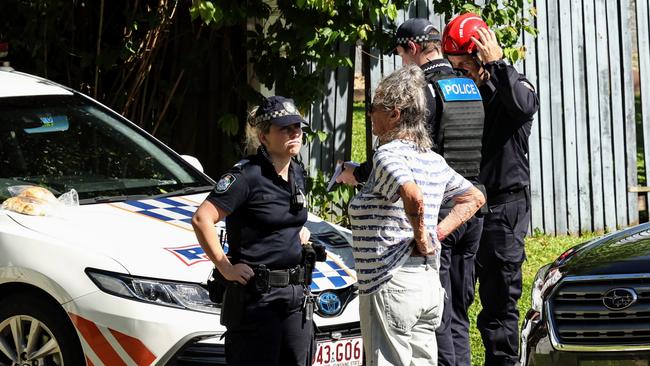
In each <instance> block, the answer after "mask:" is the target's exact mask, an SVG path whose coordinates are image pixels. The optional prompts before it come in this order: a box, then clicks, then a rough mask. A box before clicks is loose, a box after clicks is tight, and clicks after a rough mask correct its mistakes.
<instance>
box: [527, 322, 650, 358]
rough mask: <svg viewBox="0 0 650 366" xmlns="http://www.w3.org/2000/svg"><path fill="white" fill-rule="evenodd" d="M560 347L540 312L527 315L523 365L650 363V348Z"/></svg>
mask: <svg viewBox="0 0 650 366" xmlns="http://www.w3.org/2000/svg"><path fill="white" fill-rule="evenodd" d="M621 348H622V349H621V350H617V351H608V350H603V351H593V349H588V350H587V349H585V350H582V351H581V350H571V351H567V350H560V349H557V348H555V347H554V346H553V343H552V342H551V337H550V334H549V328H548V325H547V322H546V321H545V320H543V319H541V317H540V314H539V313H538V312H536V311H532V310H531V311H529V312H528V314H526V318H525V319H524V323H523V325H522V331H521V348H520V349H521V359H520V361H521V365H522V366H545V365H562V366H650V351H634V350H630V351H626V350H624V347H621Z"/></svg>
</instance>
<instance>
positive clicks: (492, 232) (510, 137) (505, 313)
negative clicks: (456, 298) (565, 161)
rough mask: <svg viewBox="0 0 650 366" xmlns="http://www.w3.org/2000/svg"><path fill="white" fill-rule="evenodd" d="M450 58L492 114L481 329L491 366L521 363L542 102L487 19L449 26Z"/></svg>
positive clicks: (486, 139) (485, 151) (486, 143)
mask: <svg viewBox="0 0 650 366" xmlns="http://www.w3.org/2000/svg"><path fill="white" fill-rule="evenodd" d="M442 46H443V52H444V53H445V54H446V55H447V58H448V59H449V61H450V62H451V63H452V65H453V66H454V68H456V69H460V70H463V71H464V72H466V73H467V75H468V76H469V77H471V78H472V79H473V80H474V81H475V82H476V84H477V85H478V86H479V91H480V93H481V96H482V97H483V105H484V108H485V123H484V129H483V144H482V151H481V152H482V158H481V169H480V173H479V180H480V182H481V183H483V184H484V185H485V187H486V190H487V202H488V208H489V213H487V214H486V215H485V216H484V222H483V234H482V236H481V243H480V246H479V249H478V253H477V255H476V274H477V278H478V281H479V294H480V297H481V303H482V305H483V310H481V313H480V314H479V316H478V319H477V326H478V328H479V331H480V332H481V337H482V338H483V344H484V346H485V364H486V365H515V364H516V363H517V358H518V353H519V337H518V334H519V332H518V320H519V310H518V308H517V301H518V300H519V298H520V297H521V286H522V284H521V279H522V274H521V265H522V262H523V261H524V260H525V258H526V253H525V248H524V237H525V235H526V233H527V232H528V225H529V220H530V191H529V184H530V172H529V167H528V158H527V154H528V137H529V136H530V129H531V125H532V121H533V116H534V114H535V113H536V112H537V109H538V107H539V100H538V97H537V93H536V92H535V89H534V87H533V85H532V84H531V83H530V82H529V81H528V80H527V79H526V78H525V77H524V76H523V75H521V74H520V73H519V72H518V71H517V70H516V69H515V68H514V67H513V66H512V65H509V64H507V63H506V62H505V61H504V60H502V57H503V50H502V48H501V47H500V46H499V43H498V42H497V39H496V36H495V34H494V32H493V31H492V30H490V29H489V28H488V26H487V24H486V23H485V22H484V21H483V19H481V17H480V16H478V15H476V14H472V13H467V14H462V15H459V16H457V17H455V18H454V19H452V20H451V21H450V22H449V24H447V26H446V27H445V30H444V32H443V39H442Z"/></svg>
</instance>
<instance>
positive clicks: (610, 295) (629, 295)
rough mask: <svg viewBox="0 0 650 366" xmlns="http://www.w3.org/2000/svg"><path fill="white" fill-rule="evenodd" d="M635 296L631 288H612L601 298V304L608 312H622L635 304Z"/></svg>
mask: <svg viewBox="0 0 650 366" xmlns="http://www.w3.org/2000/svg"><path fill="white" fill-rule="evenodd" d="M636 299H637V296H636V292H634V290H633V289H631V288H613V289H611V290H609V291H607V292H606V293H605V296H603V304H605V307H606V308H608V309H609V310H623V309H627V308H628V307H630V306H631V305H632V304H634V303H635V302H636Z"/></svg>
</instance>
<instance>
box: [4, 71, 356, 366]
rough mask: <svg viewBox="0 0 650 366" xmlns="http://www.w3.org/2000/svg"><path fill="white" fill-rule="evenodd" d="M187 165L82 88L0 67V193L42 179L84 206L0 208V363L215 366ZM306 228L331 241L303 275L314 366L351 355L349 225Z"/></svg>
mask: <svg viewBox="0 0 650 366" xmlns="http://www.w3.org/2000/svg"><path fill="white" fill-rule="evenodd" d="M196 163H198V162H197V161H196V159H192V158H189V157H185V158H184V157H181V156H179V155H177V154H176V153H175V152H173V151H172V150H171V149H169V148H168V147H167V146H165V145H164V144H162V143H161V142H159V141H157V140H156V139H154V138H153V137H152V136H150V135H148V134H147V133H146V132H144V131H143V130H141V129H140V128H138V127H137V126H135V125H134V124H132V123H130V122H129V121H127V120H125V119H124V118H122V117H121V116H120V115H118V114H117V113H115V112H113V111H111V110H109V109H108V108H106V107H104V106H102V105H101V104H99V103H97V102H95V101H93V100H91V99H90V98H88V97H86V96H84V95H82V94H79V93H77V92H75V91H73V90H70V89H68V88H65V87H62V86H60V85H57V84H54V83H52V82H49V81H47V80H44V79H40V78H37V77H34V76H30V75H26V74H22V73H18V72H12V71H0V201H1V200H4V199H6V198H8V197H9V196H10V193H9V190H10V187H13V186H20V185H39V186H43V187H47V188H48V189H49V190H51V191H52V192H53V193H55V194H56V195H59V194H62V193H64V192H67V191H69V190H71V189H73V188H74V189H75V190H76V191H77V192H78V194H79V202H80V205H79V206H77V207H71V208H66V209H59V210H56V211H53V212H51V213H50V214H49V215H46V216H29V215H24V214H20V213H17V212H13V211H9V210H0V365H12V366H13V365H20V366H25V365H32V366H35V365H39V366H42V365H59V366H60V365H72V366H77V365H83V364H86V365H108V366H115V365H151V364H156V365H208V364H209V365H218V364H225V360H224V352H223V344H222V340H221V339H220V338H221V336H222V334H223V332H224V331H225V329H224V328H223V327H221V326H220V325H219V308H218V307H217V306H216V305H214V304H213V303H211V302H210V301H209V299H208V294H207V291H206V282H207V279H208V277H209V274H210V272H211V269H212V265H211V263H210V262H209V260H208V259H207V257H206V256H205V254H204V253H203V251H202V250H201V248H200V246H199V245H198V244H197V241H196V238H195V236H194V233H193V231H192V228H191V225H190V217H191V215H192V213H193V212H194V210H195V209H196V207H197V206H198V205H199V204H200V203H201V202H202V201H203V199H204V198H205V196H206V195H207V192H209V190H210V189H211V188H212V186H213V184H214V182H213V181H212V180H211V179H210V178H208V177H207V176H206V175H204V174H203V173H202V172H201V171H200V168H198V166H199V165H197V164H196ZM308 227H309V229H310V230H311V232H312V240H314V241H318V242H321V243H323V244H325V245H326V246H327V248H328V260H327V262H324V263H319V264H318V266H317V269H316V271H315V272H314V275H313V278H314V283H313V285H312V289H313V290H314V293H315V294H317V295H320V297H319V300H320V301H319V309H318V313H317V315H316V316H315V317H314V318H315V322H316V325H317V327H316V329H317V339H318V341H319V347H318V354H317V359H316V363H315V364H316V365H333V364H337V365H359V364H361V362H362V344H361V340H360V338H359V325H358V310H357V309H358V301H357V297H356V293H355V285H354V283H355V280H356V277H355V273H354V270H353V269H352V268H353V266H352V265H353V260H352V254H351V249H350V246H349V240H350V233H349V232H348V231H347V230H345V229H342V228H340V227H336V226H334V225H331V224H329V223H326V222H324V221H322V220H319V219H318V218H316V217H313V216H310V218H309V223H308ZM216 230H218V231H221V232H222V233H223V226H218V227H217V229H216Z"/></svg>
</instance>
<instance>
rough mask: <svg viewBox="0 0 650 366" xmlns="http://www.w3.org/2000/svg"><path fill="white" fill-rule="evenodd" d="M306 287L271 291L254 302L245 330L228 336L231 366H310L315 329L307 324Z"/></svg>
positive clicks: (234, 330) (248, 309)
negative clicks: (304, 303) (304, 302)
mask: <svg viewBox="0 0 650 366" xmlns="http://www.w3.org/2000/svg"><path fill="white" fill-rule="evenodd" d="M303 301H304V293H303V288H302V286H298V285H290V286H287V287H282V288H271V291H270V292H269V293H267V294H264V295H262V296H261V297H258V298H256V299H253V301H251V302H250V303H249V304H248V306H247V307H246V311H245V313H244V320H243V323H242V324H241V326H238V327H236V328H228V330H227V332H226V335H225V338H226V340H225V347H226V362H227V364H228V366H254V365H269V366H285V365H286V366H309V365H311V363H312V356H313V354H314V350H313V347H314V346H315V343H314V327H313V322H312V321H311V320H307V321H305V319H304V317H303V311H302V304H303Z"/></svg>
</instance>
